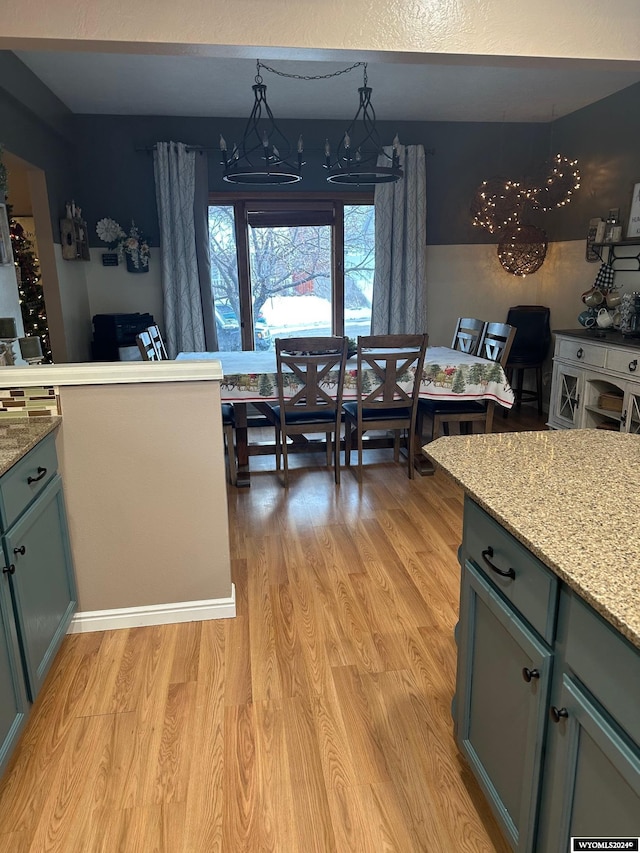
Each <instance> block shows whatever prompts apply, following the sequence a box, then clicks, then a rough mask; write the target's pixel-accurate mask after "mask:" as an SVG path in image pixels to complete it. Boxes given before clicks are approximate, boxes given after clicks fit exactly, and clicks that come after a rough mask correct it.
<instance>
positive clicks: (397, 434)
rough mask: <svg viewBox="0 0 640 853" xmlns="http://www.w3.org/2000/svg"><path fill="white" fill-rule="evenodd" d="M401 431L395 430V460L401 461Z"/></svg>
mask: <svg viewBox="0 0 640 853" xmlns="http://www.w3.org/2000/svg"><path fill="white" fill-rule="evenodd" d="M400 432H401V430H399V429H394V431H393V461H394V462H399V461H400Z"/></svg>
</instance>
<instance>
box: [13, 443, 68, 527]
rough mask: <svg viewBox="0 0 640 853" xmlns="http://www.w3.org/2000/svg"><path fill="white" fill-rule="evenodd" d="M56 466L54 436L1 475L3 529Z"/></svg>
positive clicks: (48, 479) (37, 493)
mask: <svg viewBox="0 0 640 853" xmlns="http://www.w3.org/2000/svg"><path fill="white" fill-rule="evenodd" d="M57 468H58V458H57V456H56V445H55V441H54V438H53V436H51V437H49V438H45V439H44V440H43V441H41V442H40V443H39V444H38V445H36V447H34V448H33V450H30V451H29V452H28V453H27V455H26V456H25V457H23V458H22V459H21V460H20V461H19V462H17V463H16V464H15V465H14V466H13V467H12V468H10V469H9V471H7V473H6V474H4V476H3V477H2V478H0V515H1V517H2V527H3V529H4V530H7V529H8V528H9V527H10V526H11V525H12V524H13V522H14V521H15V520H16V518H18V516H19V515H20V514H21V513H22V512H23V511H24V510H25V509H26V508H27V507H28V506H29V504H30V503H31V501H32V500H34V498H36V497H37V496H38V495H39V494H40V492H41V491H42V490H43V489H44V487H45V486H46V485H47V484H48V483H49V482H50V481H51V478H52V477H53V476H54V475H55V473H56V471H57ZM29 480H31V482H29Z"/></svg>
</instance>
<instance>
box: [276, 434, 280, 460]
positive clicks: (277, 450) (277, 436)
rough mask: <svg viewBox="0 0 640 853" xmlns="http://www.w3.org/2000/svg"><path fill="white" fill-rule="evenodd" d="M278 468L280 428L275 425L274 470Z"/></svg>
mask: <svg viewBox="0 0 640 853" xmlns="http://www.w3.org/2000/svg"><path fill="white" fill-rule="evenodd" d="M279 470H280V429H279V428H278V427H277V426H276V471H279Z"/></svg>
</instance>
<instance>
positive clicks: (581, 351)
mask: <svg viewBox="0 0 640 853" xmlns="http://www.w3.org/2000/svg"><path fill="white" fill-rule="evenodd" d="M583 355H584V350H583V349H582V347H580V348H579V350H578V352H577V353H576V358H582V356H583Z"/></svg>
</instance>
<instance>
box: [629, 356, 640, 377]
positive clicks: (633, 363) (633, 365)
mask: <svg viewBox="0 0 640 853" xmlns="http://www.w3.org/2000/svg"><path fill="white" fill-rule="evenodd" d="M637 367H638V359H637V358H634V359H633V361H630V362H629V370H630V371H631V373H633V372H634V371H635V370H636V368H637Z"/></svg>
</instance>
